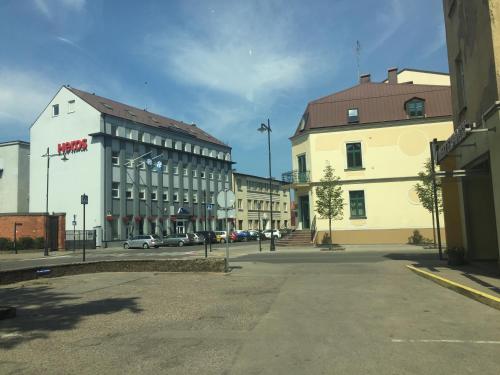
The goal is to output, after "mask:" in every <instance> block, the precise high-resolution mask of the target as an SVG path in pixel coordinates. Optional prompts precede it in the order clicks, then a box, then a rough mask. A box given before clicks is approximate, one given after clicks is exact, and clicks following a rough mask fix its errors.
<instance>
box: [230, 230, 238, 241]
mask: <svg viewBox="0 0 500 375" xmlns="http://www.w3.org/2000/svg"><path fill="white" fill-rule="evenodd" d="M229 241H230V242H238V241H239V240H238V233H236V232H231V233H230V234H229Z"/></svg>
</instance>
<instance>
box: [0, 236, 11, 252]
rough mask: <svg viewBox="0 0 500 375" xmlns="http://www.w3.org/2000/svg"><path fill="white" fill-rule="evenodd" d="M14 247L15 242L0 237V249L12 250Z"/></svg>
mask: <svg viewBox="0 0 500 375" xmlns="http://www.w3.org/2000/svg"><path fill="white" fill-rule="evenodd" d="M13 248H14V243H13V242H12V241H11V240H9V239H8V238H5V237H0V250H11V249H13Z"/></svg>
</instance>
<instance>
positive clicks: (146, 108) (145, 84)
mask: <svg viewBox="0 0 500 375" xmlns="http://www.w3.org/2000/svg"><path fill="white" fill-rule="evenodd" d="M147 85H148V81H144V88H146V86H147ZM145 91H146V90H145ZM144 97H147V96H146V95H144ZM145 104H146V105H145V106H144V110H145V111H146V112H147V110H148V103H147V102H146V103H145Z"/></svg>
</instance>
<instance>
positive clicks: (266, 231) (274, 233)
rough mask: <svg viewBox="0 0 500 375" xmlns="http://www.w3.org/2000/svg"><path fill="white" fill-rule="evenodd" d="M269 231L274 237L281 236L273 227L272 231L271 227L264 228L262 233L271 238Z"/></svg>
mask: <svg viewBox="0 0 500 375" xmlns="http://www.w3.org/2000/svg"><path fill="white" fill-rule="evenodd" d="M271 232H272V233H273V237H274V238H281V233H280V231H279V230H277V229H275V230H274V231H272V230H271V229H266V230H265V231H264V235H265V236H266V238H267V239H271Z"/></svg>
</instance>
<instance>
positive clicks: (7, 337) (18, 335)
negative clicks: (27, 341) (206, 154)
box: [0, 332, 22, 339]
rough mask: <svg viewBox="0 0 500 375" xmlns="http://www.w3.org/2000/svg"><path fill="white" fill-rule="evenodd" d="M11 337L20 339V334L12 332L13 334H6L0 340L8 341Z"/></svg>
mask: <svg viewBox="0 0 500 375" xmlns="http://www.w3.org/2000/svg"><path fill="white" fill-rule="evenodd" d="M13 337H22V335H21V334H20V333H17V332H14V333H6V334H5V335H2V336H0V339H10V338H13Z"/></svg>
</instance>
